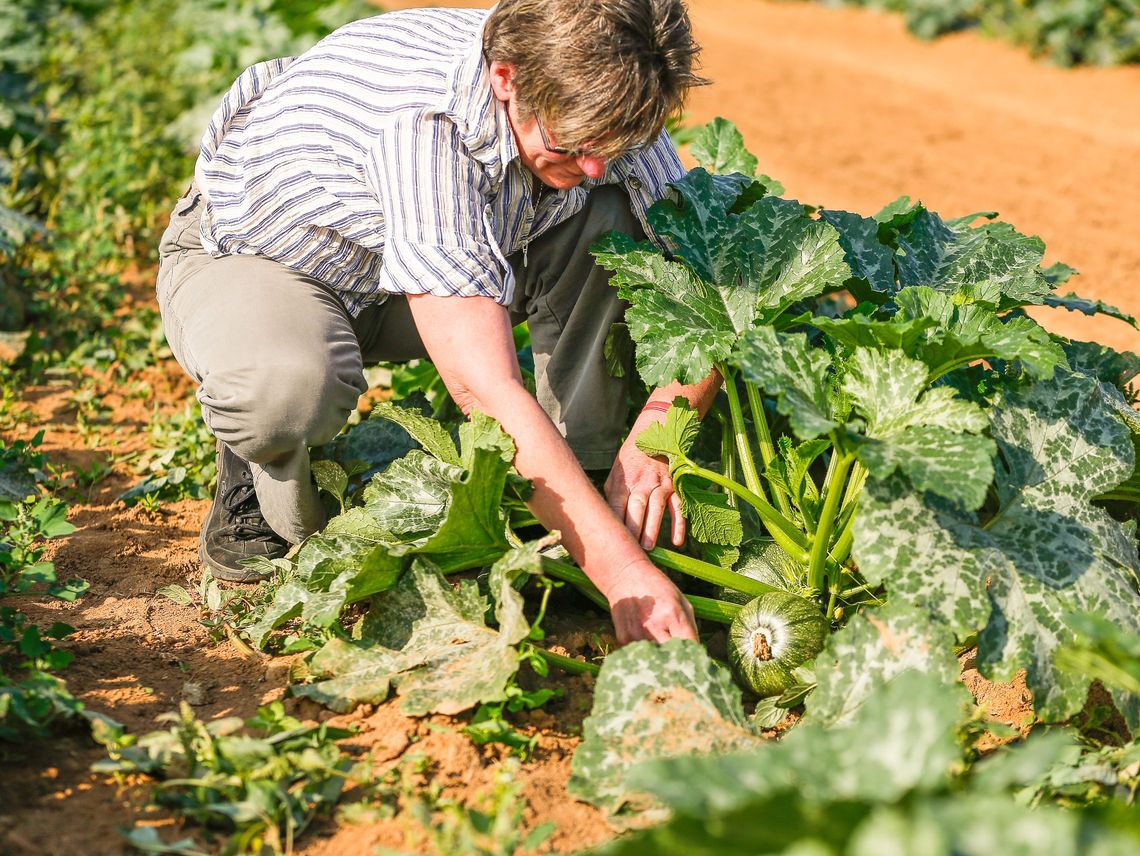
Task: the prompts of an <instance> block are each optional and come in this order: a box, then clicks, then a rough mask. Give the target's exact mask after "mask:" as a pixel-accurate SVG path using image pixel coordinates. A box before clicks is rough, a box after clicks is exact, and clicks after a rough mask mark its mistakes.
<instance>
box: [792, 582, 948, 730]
mask: <svg viewBox="0 0 1140 856" xmlns="http://www.w3.org/2000/svg"><path fill="white" fill-rule="evenodd" d="M953 645H954V639H953V636H952V635H951V634H950V632H949V631H948V630H947V629H946V628H945V626H943V625H938V624H935V623H933V622H932V621H931V620H930V618H929V617H928V616H927V615H926V614H925V613H924V612H922V611H921V610H918V609H916V608H914V607H912V606H908V605H906V604H905V603H900V602H891V603H890V604H889V605H888V606H886V607H885V608H883V609H877V610H874V611H868V612H861V613H859V614H858V615H856V616H855V617H854V618H852V619H851V620H850V621H849V622H848V623H847V626H845V627H844V628H842V629H841V630H837V631H836V632H835V633H833V634H831V635H830V636H829V637H828V639H827V644H826V645H825V646H824V649H823V651H822V652H821V653H820V655H819V656H818V657H816V660H815V676H816V689H815V691H814V692H813V693H812V694H811V696H810V697H809V699H808V713H809V715H810V717H811V721H812V722H818V723H821V724H824V725H842V724H843V723H846V722H849V721H851V720H852V719H853V718H854V717H855V716H856V715H857V712H858V710H859V708H860V707H862V705H863V703H864V702H866V700H867V699H868V698H869V697H870V696H871V694H872V693H873V692H874V691H875V690H876V688H877V687H879V686H881V685H883V684H885V683H887V682H889V681H891V680H893V679H894V678H896V677H897V676H898V675H900V674H902V673H903V672H906V671H908V670H913V671H916V672H922V673H923V674H926V675H932V676H934V677H936V678H938V679H939V680H940V681H942V682H943V683H946V684H953V683H954V681H955V679H956V678H957V677H958V672H959V667H958V661H957V659H955V657H954V653H953Z"/></svg>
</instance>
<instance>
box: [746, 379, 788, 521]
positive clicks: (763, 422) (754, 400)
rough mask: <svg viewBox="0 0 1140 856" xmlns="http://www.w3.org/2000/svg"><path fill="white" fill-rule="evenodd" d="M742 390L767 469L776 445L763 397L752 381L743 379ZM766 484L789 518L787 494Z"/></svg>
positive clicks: (770, 463)
mask: <svg viewBox="0 0 1140 856" xmlns="http://www.w3.org/2000/svg"><path fill="white" fill-rule="evenodd" d="M744 391H745V393H746V394H747V395H748V407H749V408H750V409H751V410H752V424H753V425H755V426H756V439H757V441H758V445H759V447H760V457H761V459H763V461H764V468H765V469H767V468H768V467H770V466H771V465H772V461H774V460H775V459H776V446H775V445H774V444H773V443H772V432H771V431H770V430H769V429H768V417H767V415H766V414H765V413H764V399H763V398H761V397H760V390H759V389H757V388H756V384H754V383H750V382H749V381H745V382H744ZM768 486H769V488H770V489H771V491H772V500H773V501H774V502H775V503H776V505H777V506H778V507H779V509H780V513H781V514H783V515H784V516H785V517H789V518H790V517H791V516H792V508H791V505H790V504H789V502H788V496H787V495H786V494H785V493H784V491H783V490H781V489H780V488H778V487H777V486H776V485H774V484H769V485H768Z"/></svg>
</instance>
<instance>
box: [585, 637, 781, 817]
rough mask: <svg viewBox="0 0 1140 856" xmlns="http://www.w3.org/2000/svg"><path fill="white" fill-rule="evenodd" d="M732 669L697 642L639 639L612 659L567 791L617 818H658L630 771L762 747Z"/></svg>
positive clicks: (599, 685)
mask: <svg viewBox="0 0 1140 856" xmlns="http://www.w3.org/2000/svg"><path fill="white" fill-rule="evenodd" d="M759 740H760V738H758V737H757V736H755V735H754V734H753V732H752V730H751V728H750V727H749V725H748V721H747V720H746V719H745V717H744V711H743V709H742V708H741V702H740V690H738V689H737V688H736V686H735V685H734V684H733V683H732V678H731V677H730V676H729V674H728V671H727V670H725V669H723V668H722V667H720V666H717V665H716V664H715V663H713V662H712V661H711V660H710V659H709V658H708V655H707V654H706V653H705V651H704V648H702V647H701V646H700V645H699V644H697V643H695V642H689V641H687V640H683V639H674V640H671V641H669V642H666V643H665V644H663V645H655V644H653V643H651V642H633V643H631V644H629V645H626V646H625V647H624V648H620V649H619V650H617V651H615V652H613V653H612V654H610V655H609V656H608V657H607V658H606V660H605V662H604V663H603V664H602V671H601V674H600V675H599V676H598V682H597V684H596V686H595V690H594V707H593V710H592V712H591V714H590V716H589V718H588V719H587V720H586V721H585V723H584V724H583V740H582V745H581V746H579V747H578V751H577V752H575V754H574V760H573V765H572V770H573V773H572V775H571V777H570V783H569V785H568V789H569V791H570V793H571V794H572V795H573V796H575V797H577V798H578V799H581V800H585V801H586V802H589V803H592V804H593V805H596V806H598V807H599V808H602V809H604V810H605V811H606V812H608V813H609V814H611V815H616V814H618V813H619V812H623V811H633V812H639V816H638V817H637V818H636V819H637V820H638V821H639V822H646V821H649V820H651V819H653V818H654V817H656V816H658V815H656V814H655V813H654V812H653V811H650V810H649V809H651V807H652V803H650V802H648V801H647V800H646V799H645V796H644V790H643V789H642V788H638V789H636V790H635V789H632V788H631V787H630V786H629V785H628V783H627V782H626V775H627V773H628V772H629V769H630V768H631V767H632V766H633V765H634V764H635V763H637V762H640V761H644V760H646V759H649V758H666V757H673V756H685V755H688V756H692V755H693V754H694V753H700V754H706V753H716V752H726V751H730V750H733V749H740V748H742V747H747V746H753V745H755V744H756V743H757V742H758V741H759Z"/></svg>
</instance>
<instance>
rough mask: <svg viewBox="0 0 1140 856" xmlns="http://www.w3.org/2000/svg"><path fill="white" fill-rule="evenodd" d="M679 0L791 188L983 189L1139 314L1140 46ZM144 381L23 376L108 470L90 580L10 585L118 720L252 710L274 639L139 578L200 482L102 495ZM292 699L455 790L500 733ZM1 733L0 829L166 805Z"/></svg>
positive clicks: (589, 817) (559, 793) (153, 566)
mask: <svg viewBox="0 0 1140 856" xmlns="http://www.w3.org/2000/svg"><path fill="white" fill-rule="evenodd" d="M386 5H388V6H390V7H391V6H404V5H413V4H407V3H402V2H401V3H389V4H386ZM442 5H447V4H442ZM452 5H480V4H478V3H458V4H452ZM483 5H486V4H483ZM692 14H693V20H694V23H695V27H696V32H697V37H698V39H699V41H700V42H701V43H702V45H703V47H704V52H703V55H702V57H703V63H704V73H705V74H706V75H707V76H708V77H710V78H711V79H712V80H713V81H714V83H713V85H711V86H709V87H706V88H704V89H701V90H700V91H698V92H697V93H695V95H694V96H693V98H692V99H691V105H690V107H691V114H690V115H691V119H692V120H693V121H702V122H703V121H705V120H707V119H711V118H712V117H714V116H718V115H719V116H725V117H726V118H730V119H732V120H734V121H735V122H736V123H737V124H738V125H739V126H740V128H741V130H742V132H743V133H744V136H745V140H746V142H747V144H748V146H749V147H750V148H751V149H752V150H753V151H754V152H756V153H757V155H758V156H759V157H760V169H761V171H763V172H765V173H767V174H769V175H771V176H773V177H775V178H778V179H780V180H781V181H782V182H783V183H784V184H785V186H786V188H787V193H788V194H789V195H791V196H795V197H797V198H799V199H801V200H803V201H804V202H809V203H814V204H826V205H828V206H829V207H835V208H846V209H848V210H853V211H859V212H862V213H871V212H873V211H875V210H877V209H878V208H879V207H881V206H882V205H884V204H885V203H887V202H889V201H891V200H892V199H894V198H895V197H896V196H898V195H900V194H908V195H910V196H911V197H913V198H918V199H921V200H923V201H924V202H926V203H927V204H929V205H930V206H931V207H933V208H934V209H935V210H937V211H940V212H942V213H944V214H946V215H959V214H964V213H967V212H971V211H984V210H998V211H1000V212H1001V214H1002V217H1003V218H1004V219H1007V220H1008V221H1010V222H1012V223H1013V224H1015V225H1016V226H1017V227H1018V228H1019V229H1021V230H1022V231H1025V232H1030V233H1034V234H1037V235H1040V236H1041V237H1042V238H1043V239H1044V241H1045V243H1046V244H1047V246H1048V253H1047V261H1052V260H1058V259H1059V260H1064V261H1066V262H1068V263H1069V264H1071V265H1073V266H1075V267H1077V268H1078V269H1080V270H1081V272H1082V274H1083V275H1082V276H1081V277H1079V278H1078V279H1076V280H1075V281H1074V282H1073V286H1074V287H1075V288H1076V289H1077V290H1079V291H1080V292H1081V293H1082V294H1084V295H1086V296H1089V297H1095V298H1100V299H1102V300H1105V301H1107V302H1109V303H1112V304H1115V305H1117V306H1119V307H1120V308H1122V309H1125V310H1127V311H1130V312H1133V313H1140V292H1137V291H1136V290H1134V289H1132V288H1131V284H1132V278H1133V277H1134V276H1135V274H1136V271H1137V270H1140V242H1136V241H1135V240H1133V239H1132V237H1131V233H1132V232H1133V228H1134V226H1133V224H1135V223H1138V222H1140V186H1138V184H1140V170H1138V169H1137V163H1140V110H1137V105H1140V69H1138V68H1121V69H1077V70H1060V69H1056V68H1053V67H1051V66H1048V65H1044V64H1041V63H1039V62H1036V61H1034V60H1031V59H1030V58H1029V57H1028V56H1026V55H1025V54H1024V53H1023V52H1022V51H1021V50H1019V49H1018V48H1015V47H1013V46H1010V45H1007V44H1004V43H1001V42H997V41H992V40H988V39H986V38H984V37H982V36H981V35H978V34H976V33H968V32H967V33H960V34H956V35H952V36H948V37H945V38H943V39H940V40H938V41H936V42H933V43H925V42H921V41H918V40H916V39H914V38H913V37H911V36H910V35H909V34H907V33H906V32H905V29H904V26H903V23H902V19H901V18H900V17H898V16H893V15H884V14H877V13H874V12H869V11H864V10H857V9H827V8H824V7H822V6H820V5H818V4H814V3H788V4H784V3H768V2H760V0H696V2H693V3H692ZM1040 320H1041V321H1042V323H1044V324H1046V325H1047V326H1049V327H1050V328H1051V329H1054V330H1056V331H1057V332H1060V333H1063V334H1065V335H1071V336H1074V337H1079V338H1087V339H1096V340H1098V341H1102V342H1104V343H1106V344H1109V345H1112V346H1113V347H1116V348H1127V349H1137V350H1140V334H1138V333H1137V332H1136V331H1135V330H1133V329H1131V328H1130V327H1128V326H1126V325H1124V324H1122V323H1120V322H1117V321H1112V320H1109V319H1103V318H1101V319H1089V318H1084V317H1083V316H1076V315H1071V314H1068V313H1064V312H1061V311H1043V312H1042V313H1041V315H1040ZM138 380H141V381H142V382H144V383H145V384H146V386H141V385H138V384H123V383H121V382H120V381H119V380H117V379H116V378H114V377H112V376H107V377H105V378H103V379H102V380H101V381H100V382H99V390H100V392H101V396H102V400H101V402H100V403H101V404H102V405H103V407H105V408H106V410H105V414H106V421H105V422H104V423H102V424H96V425H94V426H92V425H91V424H89V423H82V424H81V423H80V421H78V420H77V418H76V417H77V413H76V408H75V402H74V399H73V397H72V396H73V392H74V384H75V382H74V380H72V381H61V382H60V384H59V385H55V386H44V387H37V388H34V389H30V390H27V391H26V393H25V395H24V404H25V406H26V408H27V409H28V413H29V416H28V419H27V420H26V422H24V423H23V424H21V425H20V426H18V427H17V428H16V429H14V430H12V431H10V432H6V436H5V439H6V440H9V441H11V440H14V439H21V438H22V439H27V438H29V437H31V436H32V435H33V434H34V433H35V432H36V431H37V430H39V429H40V428H42V429H44V430H45V432H46V434H45V440H44V444H43V447H42V450H43V451H44V452H45V453H46V454H47V456H48V457H49V459H51V460H52V461H54V462H55V463H56V464H57V465H58V466H59V467H61V468H63V469H67V468H73V469H76V470H83V471H90V470H91V468H92V466H93V465H94V464H95V463H96V462H104V463H107V462H110V464H111V465H112V467H113V472H112V473H111V475H109V476H108V477H106V478H103V479H102V480H100V481H98V482H96V484H95V485H94V487H92V488H90V489H83V490H79V489H76V490H75V491H73V492H72V495H70V496H67V497H65V498H67V499H68V500H69V502H70V503H71V504H72V512H71V520H72V522H73V523H75V524H76V525H77V526H78V527H79V528H78V531H77V532H76V533H75V534H73V535H71V536H70V537H68V538H66V539H62V540H61V541H60V543H59V544H58V546H57V547H56V548H55V549H54V554H53V555H54V560H55V562H56V566H57V569H58V570H59V571H60V572H61V575H63V576H79V577H82V578H84V579H86V580H88V581H90V584H91V588H90V590H89V591H88V592H87V593H86V594H85V595H84V596H83V597H82V598H81V599H79V600H78V601H76V602H74V603H71V604H64V603H60V602H48V601H42V602H31V603H26V604H21V607H22V608H24V609H25V610H26V611H28V612H29V613H30V614H31V615H32V617H33V618H35V619H36V620H40V621H44V620H49V621H50V620H53V619H59V620H63V621H66V622H67V623H69V624H71V625H73V626H74V627H76V628H77V632H76V633H75V634H74V636H72V637H70V638H69V639H67V640H66V641H65V642H64V643H63V645H64V646H65V647H67V648H68V649H70V650H71V651H72V652H74V654H75V661H74V663H73V664H72V665H71V666H70V667H69V668H68V669H67V670H66V671H65V673H64V676H65V677H66V679H67V682H68V685H69V687H70V688H71V689H72V691H73V692H74V693H75V694H76V695H78V696H79V697H80V698H81V699H82V700H83V701H84V702H85V703H86V704H87V706H88V707H89V708H91V709H92V710H95V711H100V712H103V713H106V714H108V715H110V716H111V717H113V718H114V719H116V720H118V721H120V722H122V723H123V724H124V725H126V726H127V727H128V728H129V729H130V730H131V731H132V732H142V731H148V730H152V729H154V728H155V727H156V724H155V722H154V717H155V716H156V715H157V714H159V713H162V712H166V711H170V710H172V709H175V708H176V707H177V705H178V703H179V701H180V700H181V699H183V698H192V700H193V701H194V702H195V710H196V713H197V714H198V715H199V716H200V717H202V718H205V719H213V718H216V717H220V716H230V715H239V716H249V715H252V714H253V713H254V711H255V710H256V708H257V706H258V705H260V704H263V703H265V702H267V701H270V700H273V699H277V698H281V697H282V694H283V691H284V688H285V684H286V677H287V671H288V665H289V660H288V658H276V659H274V658H268V657H265V656H263V655H260V654H258V653H249V652H243V651H241V650H240V649H239V648H238V647H235V646H234V645H233V644H231V643H230V642H228V641H225V640H222V641H215V640H214V639H212V638H211V637H210V635H209V633H208V632H207V631H206V629H205V628H203V626H202V625H201V623H200V622H199V614H198V611H197V610H196V609H195V608H193V607H184V606H179V605H177V604H175V603H174V602H172V601H170V600H169V599H167V598H164V597H161V596H159V595H157V594H156V592H157V591H158V589H160V588H161V587H163V586H166V585H169V584H172V583H177V584H181V585H185V586H186V587H187V588H193V587H194V585H195V584H196V583H197V580H198V579H199V578H200V569H199V566H198V563H197V558H196V539H197V532H198V526H199V523H200V520H201V519H202V517H203V516H204V514H205V512H206V508H207V504H208V503H206V502H205V501H200V502H195V501H185V502H180V503H176V504H173V505H167V506H164V507H163V508H161V509H160V510H159V511H157V512H151V511H146V510H143V509H141V508H138V507H135V508H127V507H125V506H123V505H122V504H121V503H119V502H117V501H116V497H117V496H118V495H119V493H121V492H122V491H123V490H124V489H126V488H127V487H129V486H130V485H131V484H132V483H133V482H134V480H135V479H136V478H137V476H136V475H134V474H133V473H132V472H131V471H130V467H129V466H128V465H127V464H125V463H121V459H122V457H123V456H124V455H125V454H126V453H129V452H131V451H138V450H141V449H142V448H144V447H145V445H146V443H147V442H148V438H147V434H146V431H145V427H146V425H147V424H148V422H149V421H150V419H151V416H152V412H153V411H154V410H155V408H157V409H158V411H159V412H160V413H163V414H173V413H175V412H178V411H180V410H181V409H182V407H183V406H184V403H185V402H186V401H187V400H188V398H189V396H190V395H191V394H192V389H191V386H190V384H189V382H188V381H186V380H185V379H184V378H183V377H182V375H181V372H180V370H179V369H178V367H177V366H176V365H175V364H174V363H173V361H168V362H166V363H164V364H162V365H160V366H157V367H155V368H153V369H151V370H149V371H148V372H147V373H145V375H144V376H143V377H141V378H139V379H138ZM116 462H118V463H116ZM595 620H599V619H595ZM575 633H577V634H578V636H577V637H576V636H575ZM588 635H589V634H588V632H586V631H585V630H582V629H581V628H578V629H577V630H572V629H567V628H562V629H561V635H560V636H559V637H558V638H560V639H562V640H563V642H564V644H566V645H567V647H572V646H573V644H574V642H573V640H574V639H575V638H579V637H580V638H586V637H587V636H588ZM964 679H965V681H966V683H967V686H969V687H970V689H971V691H973V692H974V694H975V695H976V696H977V697H978V698H979V700H981V701H983V702H984V704H985V705H986V707H987V709H988V710H989V711H990V712H991V715H993V716H994V717H995V718H997V719H1000V720H1002V721H1005V722H1007V723H1010V724H1013V725H1015V726H1016V725H1021V724H1022V723H1023V721H1024V719H1025V716H1026V714H1027V713H1028V712H1029V711H1030V710H1031V707H1030V699H1029V694H1028V692H1027V690H1026V689H1025V687H1024V685H1023V684H1021V683H1018V684H1017V685H1015V686H1000V685H993V684H990V683H989V682H986V681H985V680H984V679H982V678H981V677H980V676H979V675H978V674H977V672H976V671H974V670H973V669H972V664H971V663H969V662H968V661H967V662H964ZM562 687H563V688H564V689H565V691H566V693H565V696H564V697H563V698H562V699H559V700H556V701H555V702H553V703H552V705H551V706H550V707H549V709H548V710H547V711H538V712H535V713H534V714H532V715H531V716H530V717H529V720H528V721H524V723H523V729H524V730H529V731H530V733H534V734H537V735H538V749H537V751H536V753H535V756H534V758H533V759H532V760H530V761H528V762H526V763H524V764H523V765H522V766H521V768H520V772H519V774H518V780H519V781H520V782H521V783H522V785H523V794H524V796H525V798H526V799H527V801H528V803H529V808H528V810H527V815H526V820H525V823H526V825H527V827H528V828H534V827H536V826H538V825H540V824H542V823H545V822H548V821H552V822H554V823H555V825H556V828H557V829H556V832H555V833H554V834H553V836H552V837H551V838H550V839H549V841H548V842H547V844H546V845H545V846H544V849H546V850H556V851H560V852H566V851H573V850H577V849H581V848H584V847H588V846H590V845H592V844H596V843H598V842H600V841H602V840H604V839H605V838H607V837H609V836H610V835H611V834H613V833H612V831H611V830H610V828H609V827H608V826H607V825H606V823H605V821H604V819H603V818H602V816H601V815H600V814H599V813H598V812H596V811H595V810H594V809H592V808H590V807H589V806H586V805H584V804H581V803H578V802H576V801H574V800H573V799H571V798H570V797H569V796H568V795H567V793H566V781H567V779H568V777H569V760H570V757H571V755H572V753H573V751H574V748H575V746H576V745H577V743H578V740H579V736H578V735H579V733H580V728H581V721H582V718H583V716H584V715H585V713H586V712H587V710H588V706H589V701H590V692H589V685H588V681H584V680H583V679H579V678H573V679H570V678H567V679H564V680H563V681H562ZM287 708H288V710H289V711H290V712H291V713H293V714H295V715H298V716H302V717H307V718H315V719H322V720H324V719H329V718H332V719H333V721H335V722H337V723H342V724H346V723H349V722H351V723H353V724H355V725H356V726H357V727H358V728H359V733H358V734H357V736H356V737H354V738H351V739H350V740H348V741H346V744H345V745H346V748H347V749H350V750H351V751H353V752H355V753H356V754H357V755H358V756H363V755H365V754H369V753H370V755H371V757H372V759H373V762H374V763H375V764H377V765H378V766H379V767H380V768H383V767H384V766H385V765H389V766H390V765H392V764H394V763H397V762H398V761H399V760H400V759H401V758H406V757H408V756H409V755H410V753H422V754H424V755H426V756H427V757H429V758H430V759H432V761H433V769H434V773H433V775H434V777H435V781H436V782H437V783H438V784H440V785H442V786H443V788H444V790H445V792H446V793H447V794H448V795H450V796H452V797H455V798H457V799H461V800H462V799H465V798H468V797H470V796H472V795H473V794H477V793H479V792H481V791H484V790H485V789H486V788H487V787H488V786H489V785H490V782H491V779H492V777H493V771H494V768H495V766H496V764H497V763H498V762H499V761H500V760H501V759H502V758H503V755H504V753H503V751H502V749H501V747H493V746H492V747H477V746H474V745H473V744H472V743H471V741H470V739H469V738H468V737H466V736H465V735H463V734H462V733H460V731H459V729H460V728H461V727H462V725H463V720H462V718H449V717H431V718H428V719H411V718H407V717H404V716H403V715H401V714H400V713H399V710H398V706H397V703H395V702H388V703H386V704H382V705H377V706H372V705H366V706H363V707H362V708H360V709H359V710H358V711H356V713H354V714H352V715H350V716H348V717H335V718H334V717H331V714H329V713H328V712H327V711H324V710H321V709H319V708H317V707H315V706H313V705H311V704H302V703H300V702H298V701H297V700H289V701H288V702H287ZM17 748H18V749H19V751H20V756H19V757H16V758H14V759H10V760H7V761H4V762H3V763H0V852H4V853H7V854H32V853H34V854H40V855H42V856H51V854H68V856H71V854H77V853H78V854H110V853H118V852H120V851H121V850H122V845H121V840H120V838H119V835H118V830H119V829H120V828H121V827H127V826H130V825H131V823H132V822H133V821H134V820H135V819H136V818H139V817H140V816H141V817H145V818H150V820H149V821H148V822H153V823H155V824H158V825H165V826H170V822H169V821H165V820H163V818H162V815H150V814H148V813H145V812H144V811H143V807H144V805H145V803H146V799H147V795H148V786H147V784H146V782H145V781H140V780H127V781H126V782H125V783H115V782H113V781H112V780H110V779H109V778H107V777H106V776H102V775H97V774H94V773H92V772H90V770H89V767H90V765H91V764H92V763H93V762H94V761H96V760H98V759H99V758H101V757H103V751H102V750H101V749H100V748H99V747H97V746H95V745H94V744H92V742H91V741H90V739H89V738H87V737H84V736H82V735H73V736H66V737H63V738H60V739H57V740H53V741H45V742H42V743H35V744H29V745H27V746H22V747H17ZM413 827H414V825H413V824H411V822H410V821H408V820H406V819H405V818H401V817H397V818H393V819H386V820H376V819H366V820H364V821H362V822H359V823H347V822H345V823H340V824H338V825H333V824H325V825H323V826H322V827H320V828H319V829H318V830H317V831H316V832H315V833H314V834H311V835H310V836H309V837H307V838H306V839H304V840H303V842H302V846H301V847H300V848H299V852H301V853H307V854H322V856H324V855H325V854H328V856H332V854H342V853H370V852H372V849H373V847H374V846H375V845H383V846H386V847H405V848H409V849H411V850H413V851H417V850H419V849H420V848H421V847H422V846H423V844H422V838H417V837H416V834H415V831H414V828H413ZM164 834H165V835H166V836H167V837H171V832H170V830H166V831H165V833H164Z"/></svg>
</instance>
